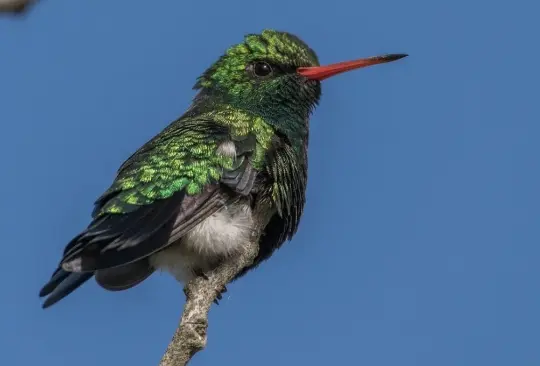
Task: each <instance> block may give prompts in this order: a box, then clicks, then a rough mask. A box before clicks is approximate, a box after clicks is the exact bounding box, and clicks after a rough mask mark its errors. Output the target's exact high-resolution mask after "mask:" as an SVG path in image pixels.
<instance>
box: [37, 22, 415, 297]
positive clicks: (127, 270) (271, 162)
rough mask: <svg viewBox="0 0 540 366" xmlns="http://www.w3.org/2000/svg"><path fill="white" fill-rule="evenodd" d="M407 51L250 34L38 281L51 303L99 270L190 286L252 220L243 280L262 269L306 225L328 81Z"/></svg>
mask: <svg viewBox="0 0 540 366" xmlns="http://www.w3.org/2000/svg"><path fill="white" fill-rule="evenodd" d="M406 56H407V55H406V54H387V55H382V56H376V57H369V58H364V59H359V60H354V61H347V62H340V63H336V64H331V65H327V66H320V64H319V60H318V57H317V55H316V53H315V52H314V51H313V50H312V49H311V48H310V47H309V46H308V45H307V44H306V43H304V42H303V41H302V40H301V39H300V38H298V37H297V36H295V35H293V34H291V33H287V32H281V31H276V30H271V29H266V30H264V31H262V32H261V33H260V34H248V35H246V36H245V37H244V39H243V41H242V42H241V43H239V44H236V45H234V46H231V47H230V48H228V49H227V50H226V52H225V53H224V54H223V55H222V56H221V57H220V58H219V59H218V60H217V61H216V62H215V63H214V64H213V65H211V66H210V67H209V68H208V69H207V70H206V71H205V72H204V73H203V74H202V75H201V76H200V77H199V78H198V79H197V82H196V84H195V86H194V88H193V89H195V90H196V91H197V93H196V95H195V97H194V98H193V100H192V104H191V105H190V107H189V108H188V109H187V111H186V112H185V113H184V114H183V115H182V116H180V117H179V118H178V119H176V120H175V121H173V122H172V123H171V124H169V125H168V126H167V127H166V128H165V129H164V130H163V131H161V132H160V133H159V134H157V135H156V136H155V137H153V138H152V139H150V140H149V141H148V142H147V143H146V144H144V145H143V146H142V147H141V148H139V149H138V150H137V151H136V152H135V153H134V154H133V155H131V157H129V158H128V159H127V160H126V161H125V162H124V163H123V164H122V165H121V166H120V168H119V169H118V172H117V175H116V177H115V179H114V181H113V183H112V184H111V186H110V187H109V188H108V189H107V190H106V191H105V192H104V193H103V194H102V195H101V196H100V197H99V198H98V199H97V200H96V202H95V204H94V210H93V212H92V220H91V222H90V224H89V225H88V227H87V228H86V229H85V230H83V231H82V232H80V233H79V234H78V235H77V236H75V237H74V238H73V239H72V240H71V241H70V242H69V243H68V244H67V245H66V247H65V249H64V252H63V255H62V258H61V260H60V262H59V264H58V266H57V268H56V270H55V271H54V273H53V274H52V276H51V278H50V280H49V281H48V282H47V283H46V284H45V285H44V286H43V288H42V289H41V292H40V294H39V295H40V297H45V296H46V299H45V301H44V302H43V305H42V307H43V308H47V307H49V306H51V305H53V304H55V303H57V302H58V301H60V300H61V299H63V298H64V297H66V296H67V295H69V294H70V293H72V292H73V291H74V290H75V289H77V288H78V287H80V286H81V285H82V284H84V283H85V282H87V281H88V280H89V279H91V278H92V277H94V278H95V281H96V282H97V284H98V285H99V286H101V287H102V288H104V289H106V290H110V291H120V290H126V289H129V288H131V287H133V286H136V285H137V284H139V283H141V282H142V281H144V280H145V279H147V278H148V277H149V276H150V275H151V274H152V273H154V272H156V271H165V272H168V273H170V274H171V275H172V276H174V277H175V278H176V280H178V281H179V282H181V283H187V282H188V281H190V280H191V279H193V278H195V277H197V276H203V277H205V273H209V271H212V270H213V269H215V268H216V267H217V266H219V265H220V264H221V263H223V261H234V260H235V256H237V255H238V253H239V251H241V250H242V248H243V246H245V244H246V243H247V241H249V240H252V239H251V236H252V233H253V230H254V228H255V227H258V228H262V229H260V231H261V235H260V236H259V238H258V245H259V252H258V255H257V257H256V258H255V260H254V262H253V264H252V265H250V266H249V267H247V268H245V269H244V270H242V272H240V273H239V274H238V275H237V276H236V278H238V277H241V276H243V275H244V274H245V273H247V272H248V271H250V270H251V269H253V268H255V267H257V266H258V265H259V264H260V263H261V262H263V261H265V260H267V259H268V258H269V257H270V256H271V255H272V254H273V253H274V251H275V250H276V249H278V248H280V247H281V246H282V245H283V243H284V242H285V241H288V240H290V239H292V237H293V235H294V234H295V233H296V231H297V229H298V225H299V222H300V218H301V217H302V213H303V210H304V204H305V201H306V184H307V174H308V155H307V150H308V139H309V119H310V116H311V114H312V112H313V110H314V109H315V107H316V106H317V105H318V103H319V99H320V96H321V81H323V80H324V79H327V78H329V77H331V76H334V75H338V74H341V73H343V72H346V71H351V70H354V69H359V68H362V67H366V66H371V65H376V64H382V63H387V62H391V61H395V60H399V59H401V58H403V57H406ZM255 212H257V213H259V214H257V215H255Z"/></svg>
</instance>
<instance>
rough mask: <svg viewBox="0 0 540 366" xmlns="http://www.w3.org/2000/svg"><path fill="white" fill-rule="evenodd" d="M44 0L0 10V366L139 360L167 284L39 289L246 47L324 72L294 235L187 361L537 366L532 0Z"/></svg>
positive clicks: (249, 279)
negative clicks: (265, 36)
mask: <svg viewBox="0 0 540 366" xmlns="http://www.w3.org/2000/svg"><path fill="white" fill-rule="evenodd" d="M508 4H510V3H508V2H488V1H476V2H470V1H464V0H456V1H452V2H435V1H427V0H410V1H406V2H405V1H399V0H382V1H375V2H358V1H352V0H351V1H342V0H334V1H332V2H327V1H320V0H312V1H307V0H298V1H284V0H274V1H272V2H266V3H264V2H255V1H244V0H241V1H237V2H234V4H232V3H231V2H224V1H223V2H218V1H214V2H187V3H186V2H182V1H176V0H163V1H161V5H160V7H159V8H152V7H151V6H150V5H149V2H148V1H142V0H133V1H130V2H111V1H105V0H93V1H43V2H42V3H41V4H39V5H38V6H37V7H36V8H35V9H33V11H32V12H31V14H29V16H28V17H27V18H25V19H24V20H21V19H17V20H10V19H5V18H2V19H0V48H1V49H2V52H1V53H2V56H1V57H0V70H1V72H2V76H1V79H0V101H1V102H0V103H1V108H0V120H1V121H2V127H1V131H2V132H1V137H2V143H1V144H0V153H1V156H2V157H3V160H2V162H3V168H2V171H3V174H2V177H3V179H2V180H0V192H2V208H3V209H2V210H1V211H0V233H1V234H2V242H3V247H2V250H3V256H2V258H3V270H2V274H3V276H1V277H0V287H1V288H2V291H3V296H2V297H3V301H2V302H1V303H0V324H1V326H0V344H2V352H0V364H2V365H33V364H36V363H39V364H44V365H52V364H56V365H67V364H71V363H73V362H75V363H76V364H77V365H78V366H94V365H114V364H123V365H132V366H137V365H141V366H142V365H145V366H146V365H153V364H157V363H158V361H159V359H160V357H161V355H162V353H163V351H164V349H165V347H166V345H167V343H168V342H169V340H170V337H171V336H172V334H173V332H174V329H175V328H176V325H177V321H178V319H179V316H180V312H181V309H182V306H183V301H184V300H183V293H182V291H181V288H180V286H179V285H178V284H176V283H175V282H174V280H173V279H172V278H170V277H168V276H166V275H155V276H153V277H152V278H151V279H150V280H148V281H146V282H145V283H144V284H143V285H141V286H139V287H137V288H135V289H132V290H130V291H127V292H122V293H109V292H105V291H103V290H101V289H99V288H98V287H97V285H96V284H95V283H94V282H93V281H92V282H90V283H89V284H88V285H85V286H84V287H83V288H81V289H80V290H78V291H77V292H76V293H74V294H72V295H71V296H70V297H69V298H67V299H65V300H64V301H62V302H61V303H59V304H58V305H56V306H55V307H53V308H51V309H49V310H47V311H43V310H41V308H40V304H41V302H40V300H39V299H38V297H37V293H38V291H39V288H40V287H41V285H42V284H43V283H44V282H45V281H46V280H47V279H48V278H49V276H50V274H51V272H52V270H53V269H54V267H55V265H56V264H57V261H58V259H59V255H60V253H61V250H62V249H63V247H64V245H65V244H66V243H67V241H69V240H70V239H71V237H72V236H73V235H75V234H77V232H78V231H79V230H81V229H83V228H84V227H85V226H86V224H87V223H88V220H89V215H90V212H91V210H92V203H93V201H94V199H95V198H96V197H98V196H99V195H100V194H101V193H102V191H103V190H104V189H105V188H107V187H108V185H109V184H110V182H111V180H112V179H113V177H114V174H115V171H116V169H117V168H118V167H119V165H120V164H121V163H122V161H123V160H124V159H125V158H127V157H128V156H129V155H130V154H131V152H133V151H134V150H135V149H136V148H137V147H139V146H140V145H141V144H143V143H144V142H145V141H146V140H147V139H149V138H150V137H152V136H153V135H154V134H156V133H157V132H159V131H160V130H161V129H162V128H163V127H165V126H166V125H167V124H168V123H169V122H170V121H172V120H173V119H174V118H176V117H177V116H179V115H180V114H181V113H182V112H183V111H184V110H185V109H186V107H187V106H188V105H189V103H190V100H191V98H192V96H193V95H194V94H193V91H192V90H191V87H192V85H193V84H194V81H195V78H196V77H197V76H198V75H199V74H200V73H201V72H202V71H203V70H204V69H205V68H206V67H207V66H208V65H210V64H211V63H212V62H213V61H214V60H215V59H216V58H217V57H218V56H220V54H221V53H222V52H223V51H224V50H225V49H226V48H227V47H228V46H230V45H231V44H234V43H236V42H238V41H240V40H241V39H242V37H243V35H244V34H246V33H253V32H259V31H260V30H262V29H264V28H267V27H271V28H276V29H280V30H286V31H289V32H292V33H295V34H297V35H299V36H300V37H301V38H303V39H304V40H305V41H306V42H308V43H309V44H310V45H311V46H312V47H313V48H314V49H315V50H316V51H317V53H318V55H319V58H320V60H321V62H323V63H330V62H336V61H343V60H348V59H352V58H358V57H363V56H370V55H376V54H380V53H387V52H407V53H409V54H410V55H411V56H410V57H409V58H407V59H405V60H401V61H399V62H396V63H392V64H388V65H382V66H377V67H373V68H370V69H365V70H361V71H356V72H353V73H350V74H347V75H342V76H339V77H336V78H334V79H332V80H328V81H325V82H324V85H323V98H322V101H321V105H320V107H319V108H318V109H317V110H316V112H315V114H314V116H313V119H312V132H311V141H310V149H311V150H310V181H309V191H308V203H307V207H306V213H305V216H304V218H303V221H302V223H301V227H300V231H299V233H298V234H297V236H296V237H295V238H294V240H293V241H292V242H290V243H288V244H286V245H285V246H284V247H283V248H282V249H281V250H280V251H279V252H278V253H277V254H276V255H275V256H274V257H273V258H272V259H271V260H270V261H268V262H266V263H265V264H264V265H262V266H261V267H260V268H259V269H258V270H257V271H255V272H252V273H251V274H250V275H248V276H246V277H244V278H243V279H242V280H240V281H238V282H237V283H235V284H233V285H232V286H230V288H229V292H228V293H227V294H226V296H225V298H224V301H222V304H221V305H220V306H219V307H214V308H212V310H211V316H210V328H209V342H208V347H207V349H206V350H205V351H204V352H202V353H200V354H198V355H197V356H196V359H195V360H194V361H193V363H192V364H193V365H210V364H212V365H213V364H222V365H254V364H256V365H261V366H266V365H369V366H379V365H381V366H395V365H400V366H409V365H410V366H412V365H414V366H433V365H437V366H450V365H452V366H453V365H460V366H461V365H467V366H468V365H470V366H477V365H492V366H498V365H501V366H503V365H504V366H507V365H520V366H521V365H523V366H525V365H538V364H539V363H540V348H539V347H538V343H539V341H540V315H539V312H538V309H539V308H540V295H539V290H538V278H539V276H540V269H539V266H538V258H539V256H540V247H539V240H540V226H539V225H538V219H539V215H540V211H539V207H540V194H539V192H540V166H539V163H538V157H539V153H540V147H539V145H538V142H537V140H538V136H539V135H540V127H539V120H540V113H539V107H538V104H536V105H535V104H534V103H533V100H534V101H537V100H538V82H539V81H540V80H539V79H540V78H539V73H538V65H537V63H538V59H539V50H538V47H536V46H535V45H536V44H537V41H538V39H537V35H538V34H539V33H540V31H539V30H538V26H537V25H535V23H537V17H536V14H537V13H538V10H539V8H538V5H533V3H532V2H530V3H526V2H525V1H520V2H519V1H518V2H515V3H513V4H512V5H508Z"/></svg>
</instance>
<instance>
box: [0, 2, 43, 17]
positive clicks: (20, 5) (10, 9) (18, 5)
mask: <svg viewBox="0 0 540 366" xmlns="http://www.w3.org/2000/svg"><path fill="white" fill-rule="evenodd" d="M36 1H37V0H0V13H10V14H16V15H20V14H23V13H25V12H26V11H27V10H28V9H30V7H31V5H33V3H35V2H36Z"/></svg>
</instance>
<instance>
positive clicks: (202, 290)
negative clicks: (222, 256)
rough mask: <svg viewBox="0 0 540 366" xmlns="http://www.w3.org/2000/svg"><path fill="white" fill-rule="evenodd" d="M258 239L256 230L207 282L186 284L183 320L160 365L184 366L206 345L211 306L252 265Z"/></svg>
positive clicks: (196, 281) (203, 280) (205, 280)
mask: <svg viewBox="0 0 540 366" xmlns="http://www.w3.org/2000/svg"><path fill="white" fill-rule="evenodd" d="M258 238H259V232H258V231H257V232H256V233H254V234H253V236H252V240H251V241H250V242H249V243H247V244H246V246H245V247H244V251H243V252H242V253H241V254H240V255H239V256H238V257H235V258H234V261H229V262H226V263H224V264H222V265H221V266H219V267H218V268H217V269H215V270H214V271H212V272H211V273H210V274H207V277H208V279H205V278H203V277H197V278H195V279H194V280H193V281H191V282H189V283H188V284H187V285H186V287H185V288H184V292H185V294H186V304H185V306H184V312H183V314H182V319H181V320H180V324H179V325H178V328H177V330H176V332H175V334H174V336H173V338H172V340H171V342H170V343H169V346H168V347H167V351H165V354H164V355H163V358H162V359H161V362H160V363H159V366H184V365H186V364H187V363H188V362H189V361H190V360H191V358H192V357H193V356H194V355H195V353H197V352H198V351H200V350H202V349H203V348H204V347H205V346H206V331H207V328H208V312H209V310H210V306H211V305H212V302H213V301H214V300H215V299H216V297H217V295H218V294H219V293H220V292H221V290H223V289H224V288H225V285H227V284H228V283H229V282H230V281H231V280H232V279H233V278H234V277H235V276H236V275H237V274H238V273H240V271H241V270H242V269H243V268H245V267H247V266H249V265H250V264H252V263H253V260H254V259H255V257H256V256H257V254H258V251H259V245H258Z"/></svg>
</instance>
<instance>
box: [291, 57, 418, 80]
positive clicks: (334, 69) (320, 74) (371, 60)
mask: <svg viewBox="0 0 540 366" xmlns="http://www.w3.org/2000/svg"><path fill="white" fill-rule="evenodd" d="M407 56H408V55H407V54H404V53H396V54H390V55H382V56H374V57H368V58H362V59H359V60H354V61H345V62H339V63H337V64H331V65H326V66H313V67H299V68H298V69H297V70H296V72H297V73H298V74H300V75H303V76H305V77H306V78H308V79H311V80H319V81H321V80H324V79H327V78H329V77H331V76H334V75H337V74H341V73H343V72H347V71H351V70H355V69H360V68H362V67H366V66H371V65H377V64H384V63H386V62H392V61H396V60H399V59H401V58H403V57H407Z"/></svg>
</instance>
